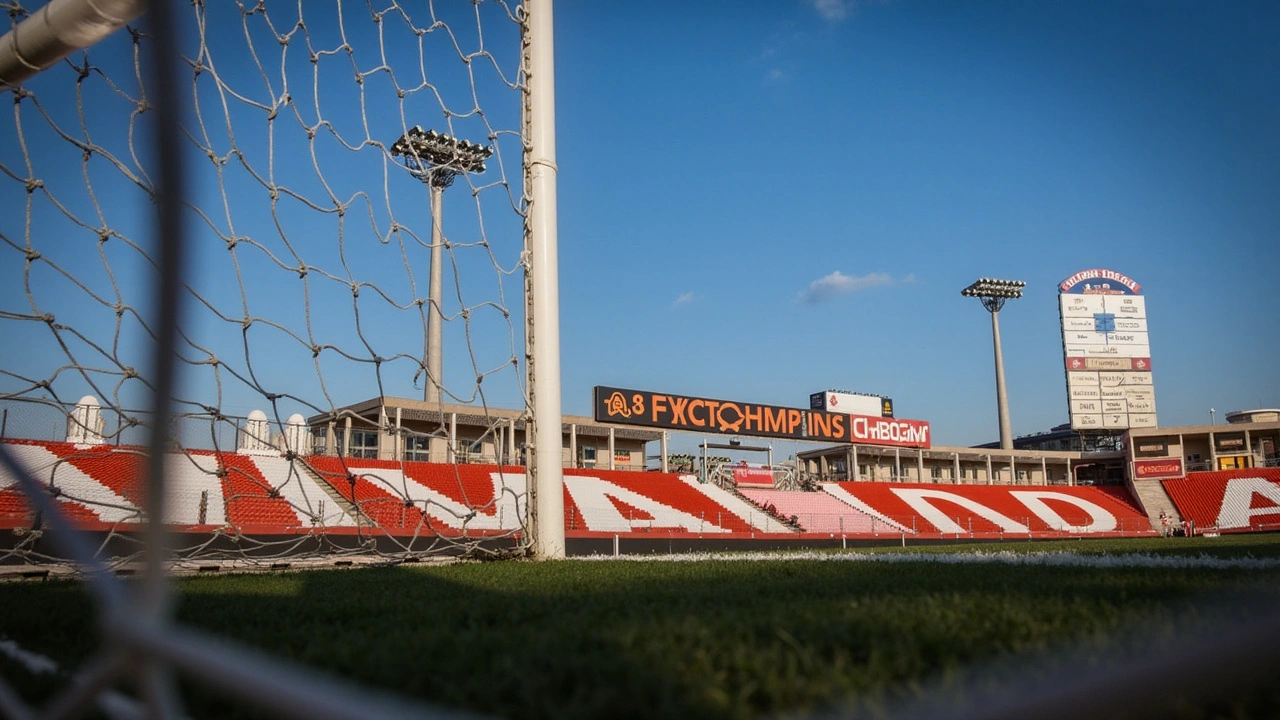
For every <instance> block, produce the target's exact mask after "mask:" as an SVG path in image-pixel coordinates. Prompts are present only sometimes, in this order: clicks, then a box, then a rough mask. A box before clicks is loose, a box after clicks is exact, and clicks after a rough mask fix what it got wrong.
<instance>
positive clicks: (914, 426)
mask: <svg viewBox="0 0 1280 720" xmlns="http://www.w3.org/2000/svg"><path fill="white" fill-rule="evenodd" d="M849 424H850V425H851V427H850V434H851V435H852V441H853V442H855V443H865V444H867V445H896V446H898V447H913V448H928V447H932V446H933V441H932V440H931V439H930V437H929V423H928V422H927V421H925V420H903V419H901V418H898V419H894V418H886V417H872V416H870V415H850V416H849Z"/></svg>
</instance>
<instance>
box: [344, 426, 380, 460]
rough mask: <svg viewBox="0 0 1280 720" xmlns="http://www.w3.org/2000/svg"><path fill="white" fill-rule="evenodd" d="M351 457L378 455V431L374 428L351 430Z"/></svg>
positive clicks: (372, 456) (373, 456)
mask: <svg viewBox="0 0 1280 720" xmlns="http://www.w3.org/2000/svg"><path fill="white" fill-rule="evenodd" d="M349 457H353V458H377V457H378V433H377V431H375V430H352V431H351V453H350V455H349Z"/></svg>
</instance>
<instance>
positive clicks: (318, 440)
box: [311, 427, 329, 455]
mask: <svg viewBox="0 0 1280 720" xmlns="http://www.w3.org/2000/svg"><path fill="white" fill-rule="evenodd" d="M328 434H329V433H328V430H326V429H325V428H322V427H318V428H311V454H312V455H324V454H325V453H327V452H328V451H329V448H328V444H327V443H326V442H325V438H326V436H328Z"/></svg>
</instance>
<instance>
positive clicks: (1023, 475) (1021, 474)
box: [1018, 470, 1031, 480]
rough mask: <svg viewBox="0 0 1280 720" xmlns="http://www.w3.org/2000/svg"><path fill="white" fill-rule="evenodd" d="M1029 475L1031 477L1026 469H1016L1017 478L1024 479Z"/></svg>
mask: <svg viewBox="0 0 1280 720" xmlns="http://www.w3.org/2000/svg"><path fill="white" fill-rule="evenodd" d="M1030 477H1031V473H1029V472H1028V471H1026V470H1019V471H1018V479H1019V480H1026V479H1028V478H1030Z"/></svg>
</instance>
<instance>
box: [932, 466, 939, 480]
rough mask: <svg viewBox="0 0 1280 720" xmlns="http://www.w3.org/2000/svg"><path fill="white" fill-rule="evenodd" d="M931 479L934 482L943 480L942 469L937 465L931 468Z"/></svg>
mask: <svg viewBox="0 0 1280 720" xmlns="http://www.w3.org/2000/svg"><path fill="white" fill-rule="evenodd" d="M929 477H930V478H932V479H934V480H941V479H942V468H940V467H938V466H937V465H934V466H933V467H931V468H929Z"/></svg>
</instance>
